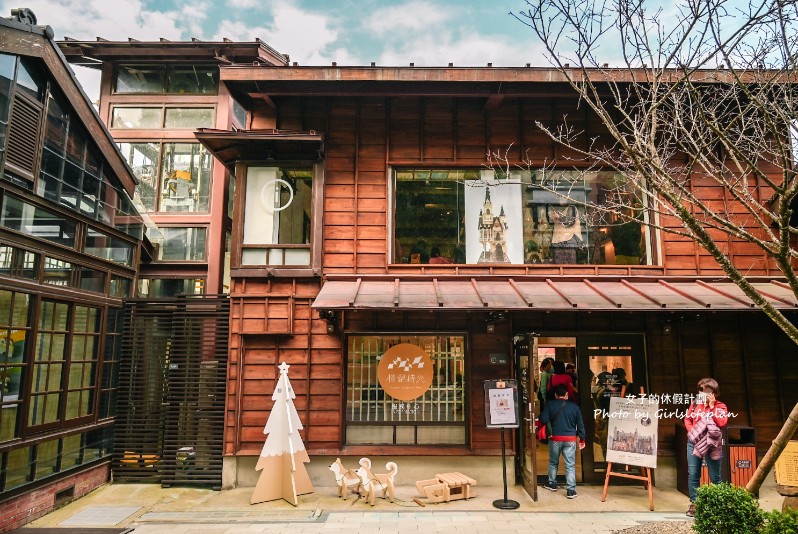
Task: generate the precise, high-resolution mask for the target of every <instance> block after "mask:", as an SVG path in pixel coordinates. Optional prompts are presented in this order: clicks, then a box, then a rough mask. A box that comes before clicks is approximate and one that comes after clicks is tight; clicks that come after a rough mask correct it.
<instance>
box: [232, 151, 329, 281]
mask: <svg viewBox="0 0 798 534" xmlns="http://www.w3.org/2000/svg"><path fill="white" fill-rule="evenodd" d="M250 167H278V168H279V167H293V168H297V167H310V168H312V171H313V179H312V180H313V184H312V192H311V208H312V213H311V216H312V218H311V221H310V244H309V245H244V222H245V218H246V213H245V211H246V209H245V208H246V192H247V176H248V171H249V168H250ZM324 181H325V173H324V164H323V163H322V162H318V161H312V162H311V161H294V160H291V161H279V162H272V161H268V162H264V161H239V162H236V168H235V186H234V200H233V206H234V207H233V215H234V220H233V233H232V238H233V243H232V250H231V256H230V270H231V274H232V275H233V276H247V275H249V274H261V275H262V273H264V272H266V273H272V272H273V273H274V274H275V275H280V274H283V275H285V276H318V275H320V274H321V259H322V244H323V241H324V236H323V233H322V228H323V219H324ZM246 248H249V249H252V250H256V249H261V250H268V249H274V248H276V249H290V248H309V250H310V262H309V264H308V265H251V264H244V262H243V251H244V249H246Z"/></svg>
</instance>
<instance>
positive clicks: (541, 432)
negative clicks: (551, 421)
mask: <svg viewBox="0 0 798 534" xmlns="http://www.w3.org/2000/svg"><path fill="white" fill-rule="evenodd" d="M535 424H537V431H536V432H537V435H538V441H540V442H541V443H545V442H546V441H548V439H549V436H548V435H547V434H546V425H543V424H541V423H540V421H538V422H537V423H535Z"/></svg>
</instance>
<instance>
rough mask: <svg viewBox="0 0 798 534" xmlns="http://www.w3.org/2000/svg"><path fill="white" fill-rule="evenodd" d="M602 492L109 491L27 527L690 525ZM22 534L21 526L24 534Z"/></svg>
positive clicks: (622, 491)
mask: <svg viewBox="0 0 798 534" xmlns="http://www.w3.org/2000/svg"><path fill="white" fill-rule="evenodd" d="M601 490H602V487H601V486H579V488H578V491H579V497H578V498H577V499H574V500H568V499H566V498H565V492H564V491H563V489H560V491H558V492H556V493H553V492H549V491H546V490H544V489H542V488H539V491H538V493H539V500H538V501H537V502H535V501H533V500H532V499H531V498H530V497H529V496H528V495H527V494H526V493H525V492H524V490H523V488H521V487H520V486H512V487H510V488H509V489H508V496H509V498H510V499H513V500H515V501H518V502H519V504H520V508H519V509H518V510H515V511H501V510H497V509H496V508H494V507H493V506H492V503H493V501H494V500H496V499H500V498H502V488H501V487H499V486H477V487H476V488H475V491H476V493H477V496H476V497H475V498H472V499H469V500H468V501H462V500H461V501H453V502H451V503H445V504H428V505H427V506H426V507H420V506H418V505H417V504H416V503H415V502H413V500H412V499H413V497H415V496H416V495H415V489H413V488H410V487H406V486H400V487H398V488H397V494H396V497H397V500H396V502H395V503H390V502H389V501H387V500H382V499H377V504H376V506H374V507H371V506H368V504H366V503H365V502H364V501H363V500H362V499H360V500H358V499H355V498H354V497H350V498H349V499H348V500H346V501H343V500H341V499H340V498H338V497H337V488H332V487H317V488H315V492H314V493H312V494H308V495H303V496H301V497H300V504H299V506H298V507H293V506H291V505H290V504H288V503H286V502H285V501H282V500H279V501H272V502H268V503H260V504H255V505H251V504H250V503H249V499H250V495H251V493H252V488H237V489H232V490H225V491H212V490H207V489H200V488H161V487H160V486H158V485H154V484H107V485H105V486H103V487H101V488H99V489H97V490H95V491H93V492H92V493H90V494H89V495H87V496H85V497H83V498H81V499H78V500H76V501H74V502H72V503H70V504H68V505H66V506H64V507H62V508H59V509H58V510H55V511H53V512H51V513H50V514H48V515H46V516H44V517H42V518H40V519H38V520H36V521H34V522H33V523H31V524H29V525H28V527H38V528H63V527H67V526H69V527H73V528H75V527H85V528H90V527H106V528H108V527H112V526H115V527H131V528H134V529H135V530H134V531H133V534H155V533H166V534H243V533H258V532H282V533H285V534H294V533H338V532H341V533H343V532H347V533H350V532H358V533H359V532H364V533H379V534H382V533H385V534H390V533H400V532H401V533H405V532H450V533H452V534H454V531H457V530H460V531H462V532H463V534H465V533H470V532H495V533H496V534H512V533H522V532H523V533H526V532H529V533H532V532H540V533H547V534H559V533H566V532H568V533H573V532H581V533H586V534H588V533H599V532H601V533H609V532H614V531H616V530H619V529H623V528H627V527H632V526H637V525H641V524H645V523H648V522H653V521H684V520H686V519H687V518H686V516H685V515H684V510H685V509H686V507H687V504H688V503H687V498H686V497H685V496H684V495H682V494H680V493H678V492H676V491H674V490H667V489H655V491H654V504H655V507H656V511H654V512H650V511H649V510H648V499H647V494H646V492H645V491H644V490H643V489H642V487H639V486H612V487H610V492H609V494H608V496H607V502H604V503H602V502H601ZM760 505H761V506H762V508H764V509H767V510H770V509H773V508H776V507H780V506H781V497H779V496H778V494H777V493H776V492H775V487H774V486H773V485H772V484H769V485H767V486H765V487H763V490H762V493H761V495H760ZM19 533H20V534H24V529H22V530H20V531H19Z"/></svg>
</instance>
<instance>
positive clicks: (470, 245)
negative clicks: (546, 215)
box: [465, 183, 524, 263]
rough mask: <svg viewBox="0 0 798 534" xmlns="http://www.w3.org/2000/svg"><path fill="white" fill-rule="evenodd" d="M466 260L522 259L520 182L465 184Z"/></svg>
mask: <svg viewBox="0 0 798 534" xmlns="http://www.w3.org/2000/svg"><path fill="white" fill-rule="evenodd" d="M465 210H466V215H465V228H466V235H465V238H466V262H467V263H524V254H523V252H524V249H523V235H524V233H523V228H522V217H521V215H522V213H521V184H517V183H515V184H497V185H487V184H484V183H480V184H479V185H470V184H466V188H465Z"/></svg>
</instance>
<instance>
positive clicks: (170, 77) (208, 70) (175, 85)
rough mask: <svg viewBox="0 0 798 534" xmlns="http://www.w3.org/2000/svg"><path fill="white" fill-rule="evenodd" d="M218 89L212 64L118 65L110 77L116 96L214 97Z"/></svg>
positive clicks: (217, 74)
mask: <svg viewBox="0 0 798 534" xmlns="http://www.w3.org/2000/svg"><path fill="white" fill-rule="evenodd" d="M218 88H219V68H218V67H216V66H215V65H211V66H202V65H163V64H161V65H157V64H156V65H141V64H139V65H119V66H118V67H117V70H116V76H115V78H114V92H116V93H149V94H164V93H166V94H209V95H215V94H216V93H217V91H218Z"/></svg>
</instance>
